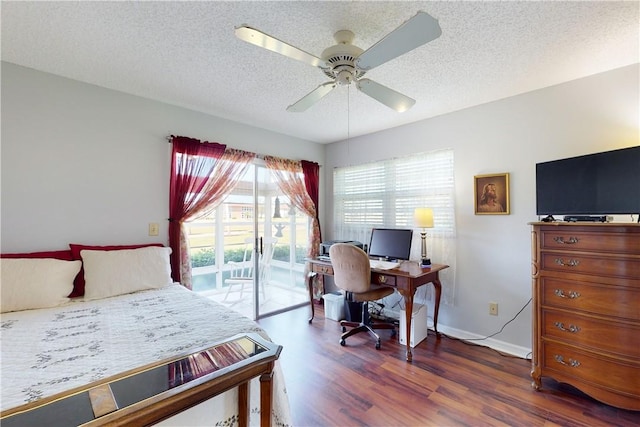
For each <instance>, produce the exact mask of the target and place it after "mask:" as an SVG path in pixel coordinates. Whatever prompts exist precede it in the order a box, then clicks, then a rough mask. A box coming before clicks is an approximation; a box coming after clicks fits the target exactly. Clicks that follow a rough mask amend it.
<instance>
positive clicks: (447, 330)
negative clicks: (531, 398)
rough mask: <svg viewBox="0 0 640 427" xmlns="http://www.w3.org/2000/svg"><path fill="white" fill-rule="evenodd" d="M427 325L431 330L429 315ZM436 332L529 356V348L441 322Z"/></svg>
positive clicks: (394, 314)
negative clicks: (485, 337) (485, 336)
mask: <svg viewBox="0 0 640 427" xmlns="http://www.w3.org/2000/svg"><path fill="white" fill-rule="evenodd" d="M384 314H385V315H386V316H388V317H392V318H394V319H399V318H400V311H396V310H389V309H387V308H385V311H384ZM428 325H429V329H430V330H432V331H433V319H432V318H431V316H429V323H428ZM438 332H441V333H443V334H445V335H448V336H450V337H452V338H457V339H460V340H469V342H471V343H473V344H478V345H482V346H485V347H489V348H492V349H494V350H496V351H499V352H501V353H506V354H510V355H512V356H516V357H521V358H523V359H530V358H531V348H527V347H522V346H518V345H514V344H511V343H508V342H505V341H500V340H497V339H495V338H487V339H482V338H484V336H482V335H478V334H475V333H472V332H468V331H464V330H461V329H456V328H452V327H450V326H447V325H443V324H442V323H439V324H438Z"/></svg>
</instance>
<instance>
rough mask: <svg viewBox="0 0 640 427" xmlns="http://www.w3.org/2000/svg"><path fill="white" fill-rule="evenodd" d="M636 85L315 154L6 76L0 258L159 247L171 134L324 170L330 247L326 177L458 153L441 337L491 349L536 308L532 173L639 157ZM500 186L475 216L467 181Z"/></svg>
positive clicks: (419, 126) (515, 339)
mask: <svg viewBox="0 0 640 427" xmlns="http://www.w3.org/2000/svg"><path fill="white" fill-rule="evenodd" d="M639 73H640V69H639V67H638V65H634V66H630V67H625V68H622V69H619V70H614V71H611V72H608V73H603V74H599V75H595V76H591V77H588V78H585V79H581V80H577V81H573V82H569V83H566V84H562V85H559V86H555V87H551V88H547V89H543V90H539V91H535V92H531V93H527V94H523V95H520V96H516V97H512V98H508V99H504V100H501V101H497V102H493V103H490V104H485V105H481V106H478V107H474V108H469V109H466V110H463V111H459V112H455V113H452V114H447V115H443V116H440V117H436V118H433V119H430V120H425V121H422V122H418V123H414V124H411V125H407V126H403V127H399V128H396V129H391V130H387V131H384V132H379V133H376V134H373V135H369V136H365V137H359V138H353V139H351V140H349V141H348V142H340V143H335V144H331V145H328V146H322V145H318V144H314V143H311V142H308V141H303V140H299V139H296V138H292V137H288V136H284V135H280V134H276V133H273V132H268V131H264V130H261V129H257V128H252V127H249V126H245V125H241V124H238V123H234V122H231V121H227V120H223V119H220V118H216V117H213V116H209V115H206V114H202V113H198V112H194V111H190V110H186V109H183V108H178V107H174V106H170V105H166V104H162V103H158V102H154V101H150V100H147V99H143V98H139V97H135V96H131V95H127V94H123V93H119V92H115V91H111V90H107V89H103V88H99V87H96V86H91V85H87V84H83V83H79V82H76V81H72V80H68V79H64V78H60V77H56V76H53V75H50V74H46V73H40V72H37V71H33V70H30V69H27V68H23V67H18V66H15V65H12V64H7V63H2V111H1V113H2V133H1V137H2V140H1V143H2V146H1V152H0V154H1V156H2V157H1V166H2V170H1V180H2V181H1V188H2V194H1V197H2V198H1V218H0V220H1V236H0V243H1V248H0V249H1V250H2V252H19V251H33V250H53V249H64V248H66V247H67V245H68V243H72V242H74V243H87V244H118V243H139V242H147V241H161V242H166V240H167V228H166V223H165V222H164V221H165V220H166V218H167V215H168V203H169V202H168V199H169V195H168V186H169V156H170V145H169V144H168V143H167V142H166V140H165V137H166V136H167V135H169V134H176V135H186V136H191V137H194V138H198V139H202V140H209V141H216V142H221V143H225V144H228V145H229V146H231V147H235V148H239V149H244V150H248V151H254V152H258V153H262V154H271V155H275V156H281V157H287V158H292V159H307V160H311V161H316V162H318V163H320V164H323V168H322V169H321V194H323V189H324V188H326V189H327V190H326V191H325V192H324V200H321V210H320V218H321V220H322V219H323V218H324V220H322V223H323V236H324V237H325V239H331V238H339V237H340V238H346V237H347V236H332V235H331V230H332V226H333V224H332V222H331V219H332V216H331V212H332V211H333V206H332V198H331V193H332V186H333V183H332V176H331V175H332V169H333V168H334V167H336V166H344V165H350V164H360V163H365V162H371V161H375V160H381V159H386V158H390V157H396V156H401V155H406V154H410V153H415V152H422V151H430V150H436V149H440V148H452V149H454V150H455V174H456V187H457V188H456V193H457V199H456V209H457V218H456V221H457V227H458V237H457V239H458V249H457V254H458V259H457V274H456V278H457V289H456V299H455V305H454V306H451V307H450V306H442V307H441V311H440V313H441V314H440V324H441V325H442V326H443V328H444V329H445V330H447V329H448V330H450V331H456V330H458V331H462V332H464V333H469V334H477V335H480V336H485V335H488V334H490V333H493V332H495V331H497V330H498V329H500V327H501V326H502V325H503V324H504V323H506V322H507V321H508V320H509V319H511V317H512V316H514V315H515V314H516V312H517V311H518V310H519V309H520V308H521V307H522V306H523V305H524V304H525V303H526V302H527V300H528V299H529V298H530V296H531V290H530V288H531V279H530V241H529V226H528V225H527V223H528V222H530V221H534V220H536V219H537V218H536V216H535V196H534V191H535V188H534V187H535V181H534V180H535V172H534V171H535V163H536V162H539V161H546V160H552V159H557V158H562V157H569V156H573V155H579V154H586V153H592V152H597V151H604V150H608V149H615V148H621V147H626V146H631V145H638V144H639V143H640V139H639V136H638V132H639V129H640V125H639V107H638V100H639V99H640V92H639V88H638V75H639ZM356 119H357V118H351V120H356ZM501 172H509V173H510V174H511V215H508V216H505V215H497V216H489V215H485V216H475V215H474V214H473V204H472V203H473V176H474V175H479V174H485V173H501ZM322 176H324V181H323V180H322ZM324 182H326V185H325V184H324ZM149 222H158V223H160V224H161V235H160V236H159V237H158V238H153V237H149V236H147V226H148V223H149ZM430 254H431V255H432V258H433V259H434V261H435V262H437V254H436V253H430ZM489 301H497V302H498V303H499V306H500V308H499V312H500V314H499V316H497V317H493V316H489V315H488V314H487V313H488V304H487V303H488V302H489ZM530 323H531V310H530V308H527V309H526V310H525V312H524V313H523V314H522V315H520V316H519V317H518V319H517V320H516V321H514V322H513V323H512V324H510V325H509V326H508V327H507V328H506V329H505V331H504V332H503V333H502V334H500V335H499V336H497V337H496V338H497V339H498V340H502V341H504V342H505V343H506V344H508V345H512V346H520V347H523V348H529V347H530V342H531V332H530V331H531V326H530ZM445 327H446V328H445Z"/></svg>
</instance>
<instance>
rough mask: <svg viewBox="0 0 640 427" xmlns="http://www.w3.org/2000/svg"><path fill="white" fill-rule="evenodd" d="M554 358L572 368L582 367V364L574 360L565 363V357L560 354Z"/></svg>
mask: <svg viewBox="0 0 640 427" xmlns="http://www.w3.org/2000/svg"><path fill="white" fill-rule="evenodd" d="M553 358H554V359H555V360H556V362H558V363H560V364H561V365H566V366H571V367H572V368H577V367H578V366H580V362H578V361H577V360H574V359H569V362H565V361H564V357H562V356H560V355H559V354H554V355H553Z"/></svg>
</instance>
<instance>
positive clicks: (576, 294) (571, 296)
mask: <svg viewBox="0 0 640 427" xmlns="http://www.w3.org/2000/svg"><path fill="white" fill-rule="evenodd" d="M553 293H554V294H556V296H559V297H560V298H569V299H576V298H578V297H579V296H580V292H576V291H569V293H568V294H565V293H564V291H563V290H562V289H556V290H555V291H553Z"/></svg>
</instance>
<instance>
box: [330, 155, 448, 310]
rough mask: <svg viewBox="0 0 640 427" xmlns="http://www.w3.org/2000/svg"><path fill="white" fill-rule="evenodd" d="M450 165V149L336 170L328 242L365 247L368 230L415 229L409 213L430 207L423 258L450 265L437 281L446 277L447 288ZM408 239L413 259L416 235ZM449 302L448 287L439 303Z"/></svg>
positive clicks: (411, 215)
mask: <svg viewBox="0 0 640 427" xmlns="http://www.w3.org/2000/svg"><path fill="white" fill-rule="evenodd" d="M453 166H454V163H453V150H440V151H434V152H428V153H420V154H415V155H411V156H407V157H401V158H396V159H389V160H384V161H380V162H375V163H368V164H363V165H358V166H349V167H344V168H336V169H335V170H334V173H333V203H334V212H333V215H334V230H333V237H334V238H335V239H344V240H358V241H360V242H363V243H368V242H369V237H370V235H371V228H373V227H387V228H413V229H415V226H414V224H413V211H414V209H415V208H417V207H430V208H432V209H433V217H434V228H431V229H428V230H427V236H428V254H430V255H431V257H432V258H433V261H434V262H436V263H438V264H447V265H449V266H450V268H449V269H447V270H445V272H446V273H444V274H443V276H447V275H448V276H449V280H448V281H449V282H450V283H453V271H454V268H453V267H454V265H455V234H456V230H455V181H454V168H453ZM413 238H414V244H413V245H412V259H418V258H419V256H420V244H419V239H420V233H417V232H414V237H413ZM444 281H445V280H443V282H444ZM447 288H448V289H447ZM452 299H453V285H450V286H448V287H447V286H445V287H444V288H443V301H444V302H446V301H449V302H452Z"/></svg>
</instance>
